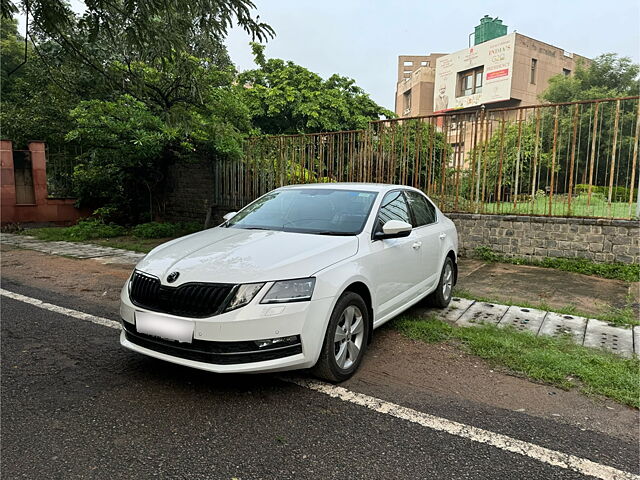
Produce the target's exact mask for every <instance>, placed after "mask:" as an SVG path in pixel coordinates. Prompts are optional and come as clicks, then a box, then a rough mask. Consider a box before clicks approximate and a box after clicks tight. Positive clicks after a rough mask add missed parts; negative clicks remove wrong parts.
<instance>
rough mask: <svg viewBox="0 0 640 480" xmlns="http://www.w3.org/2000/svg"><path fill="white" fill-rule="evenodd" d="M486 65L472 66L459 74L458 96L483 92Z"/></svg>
mask: <svg viewBox="0 0 640 480" xmlns="http://www.w3.org/2000/svg"><path fill="white" fill-rule="evenodd" d="M483 75H484V66H482V67H477V68H472V69H471V70H466V71H464V72H460V73H459V74H458V96H459V97H466V96H467V95H473V94H474V93H480V92H482V76H483Z"/></svg>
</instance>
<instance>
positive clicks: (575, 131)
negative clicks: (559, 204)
mask: <svg viewBox="0 0 640 480" xmlns="http://www.w3.org/2000/svg"><path fill="white" fill-rule="evenodd" d="M577 134H578V104H576V105H575V106H574V110H573V138H572V139H571V163H570V165H569V192H568V193H569V196H568V197H567V216H569V217H570V216H571V196H572V195H573V165H574V162H575V158H576V136H577Z"/></svg>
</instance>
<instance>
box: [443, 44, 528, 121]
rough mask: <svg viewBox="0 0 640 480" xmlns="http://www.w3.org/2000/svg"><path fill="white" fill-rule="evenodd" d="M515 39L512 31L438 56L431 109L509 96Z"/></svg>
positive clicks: (474, 104) (447, 107)
mask: <svg viewBox="0 0 640 480" xmlns="http://www.w3.org/2000/svg"><path fill="white" fill-rule="evenodd" d="M515 42H516V34H515V33H512V34H510V35H505V36H503V37H499V38H495V39H493V40H490V41H488V42H484V43H481V44H480V45H475V46H473V47H471V48H466V49H464V50H460V51H459V52H455V53H452V54H450V55H445V56H443V57H440V58H438V59H437V61H436V80H435V88H434V98H433V105H434V111H435V112H443V111H447V110H454V109H458V108H467V107H474V106H477V105H482V104H485V103H491V102H500V101H503V100H509V98H510V97H511V78H512V75H513V53H514V50H515Z"/></svg>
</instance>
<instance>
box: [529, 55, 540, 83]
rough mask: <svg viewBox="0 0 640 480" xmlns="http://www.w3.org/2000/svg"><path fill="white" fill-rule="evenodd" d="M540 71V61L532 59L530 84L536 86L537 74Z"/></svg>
mask: <svg viewBox="0 0 640 480" xmlns="http://www.w3.org/2000/svg"><path fill="white" fill-rule="evenodd" d="M537 70H538V60H536V59H535V58H532V59H531V78H530V79H529V83H532V84H534V85H535V84H536V73H537Z"/></svg>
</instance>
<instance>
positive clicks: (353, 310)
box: [334, 305, 364, 370]
mask: <svg viewBox="0 0 640 480" xmlns="http://www.w3.org/2000/svg"><path fill="white" fill-rule="evenodd" d="M363 341H364V320H363V318H362V312H361V311H360V309H359V308H358V307H356V306H355V305H349V306H348V307H347V308H345V309H344V311H343V312H342V314H341V315H340V320H338V324H337V325H336V332H335V335H334V354H335V358H336V363H337V364H338V367H340V368H341V369H342V370H347V369H349V368H350V367H351V366H352V365H353V364H354V363H355V362H356V361H357V360H358V357H359V356H360V351H361V350H362V343H363Z"/></svg>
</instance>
